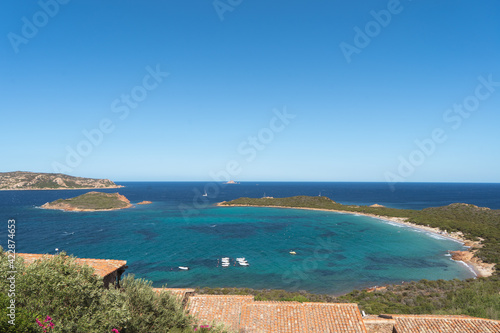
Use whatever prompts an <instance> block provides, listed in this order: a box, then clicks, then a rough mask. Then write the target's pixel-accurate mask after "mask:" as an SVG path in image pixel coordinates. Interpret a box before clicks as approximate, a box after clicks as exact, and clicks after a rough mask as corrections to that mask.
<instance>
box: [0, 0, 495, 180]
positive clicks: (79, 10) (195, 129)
mask: <svg viewBox="0 0 500 333" xmlns="http://www.w3.org/2000/svg"><path fill="white" fill-rule="evenodd" d="M60 2H62V3H59V2H56V0H42V1H40V2H36V1H4V2H2V4H0V9H1V10H0V36H1V42H0V43H1V44H0V91H1V96H2V98H1V99H0V110H1V115H2V121H1V122H0V137H1V140H2V144H1V146H0V156H1V164H0V165H1V167H0V169H1V170H0V171H15V170H25V171H38V172H54V171H63V172H64V171H65V172H64V173H68V174H71V175H75V176H83V177H103V178H110V179H113V180H116V181H120V180H122V181H125V180H211V176H210V175H211V172H212V173H219V174H220V172H221V171H223V170H225V169H226V168H227V164H228V163H230V164H231V163H238V167H235V168H233V169H231V170H230V171H231V172H232V175H231V178H234V179H236V180H240V181H245V180H283V181H288V180H290V181H386V180H389V181H391V180H393V181H394V180H395V181H459V182H500V172H499V171H498V170H500V154H499V150H500V135H499V134H498V133H499V131H498V126H499V124H500V83H499V82H500V61H499V59H500V20H498V14H499V13H500V3H499V2H498V1H496V0H485V1H452V0H445V1H439V2H436V1H409V0H404V1H400V2H399V1H394V0H390V1H385V0H384V1H378V0H377V1H373V0H371V1H352V2H348V1H303V0H301V1H297V0H287V1H264V0H252V1H250V0H242V1H241V0H220V1H218V2H217V1H216V2H212V1H211V0H210V1H186V0H182V1H123V0H120V1H118V0H109V1H94V0H86V1H77V0H72V1H67V0H65V1H62V0H60ZM214 4H215V5H214ZM44 8H45V9H44ZM389 15H390V17H389ZM377 19H378V21H377ZM360 31H361V33H360ZM155 71H159V72H160V73H159V74H158V73H157V74H155V76H151V75H150V74H149V72H155ZM167 72H168V75H167V74H165V73H167ZM155 77H156V79H155ZM480 78H482V79H480ZM488 81H490V83H488ZM146 88H147V89H146ZM144 93H145V94H146V95H144ZM127 95H128V96H129V97H128V98H129V100H128V102H127ZM127 103H128V104H127ZM467 103H468V104H467ZM454 104H456V105H458V106H459V107H460V105H464V104H467V105H466V107H467V109H464V107H462V111H461V113H460V111H459V109H453V107H454ZM284 110H286V112H287V113H288V114H292V115H294V116H295V117H294V118H293V119H292V118H291V116H290V118H287V119H285V121H283V120H280V119H279V118H276V117H277V116H276V112H278V113H281V114H283V112H284ZM467 110H471V111H467ZM99 126H101V127H102V129H104V130H106V131H107V132H108V133H104V132H102V131H101V129H99V131H100V132H101V133H102V137H101V136H100V134H99V133H97V132H96V131H97V130H96V131H93V130H94V129H98V128H99ZM435 129H439V130H438V131H439V132H438V133H437V134H435V137H433V134H432V132H433V131H434V130H435ZM85 130H86V131H89V132H90V133H93V135H94V136H93V137H92V138H93V140H94V143H92V142H91V141H90V140H89V139H88V138H86V136H85V135H84V134H83V131H85ZM259 135H260V136H259ZM250 137H255V138H256V139H255V140H253V141H252V139H251V138H250ZM415 140H420V141H421V142H424V143H427V145H426V146H425V145H424V146H422V145H421V146H420V147H419V146H418V145H417V144H416V143H415ZM422 147H423V148H422ZM78 149H79V151H80V153H79V152H78ZM71 152H73V153H71ZM74 154H79V155H78V157H75V156H73V155H74ZM230 161H233V162H230Z"/></svg>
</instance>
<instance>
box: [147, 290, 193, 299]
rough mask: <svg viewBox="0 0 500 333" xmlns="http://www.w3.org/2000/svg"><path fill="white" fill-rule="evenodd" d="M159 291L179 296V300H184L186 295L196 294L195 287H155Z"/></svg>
mask: <svg viewBox="0 0 500 333" xmlns="http://www.w3.org/2000/svg"><path fill="white" fill-rule="evenodd" d="M153 290H154V291H156V292H157V293H161V292H168V293H171V294H172V295H174V296H175V298H177V300H178V301H181V302H182V301H183V300H184V299H185V298H186V295H189V294H194V289H190V288H153Z"/></svg>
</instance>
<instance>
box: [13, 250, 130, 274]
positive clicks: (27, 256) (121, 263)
mask: <svg viewBox="0 0 500 333" xmlns="http://www.w3.org/2000/svg"><path fill="white" fill-rule="evenodd" d="M16 256H19V257H21V258H23V259H24V261H25V262H26V263H27V264H31V263H33V262H35V261H36V260H43V259H50V258H52V257H53V255H52V254H33V253H16ZM75 262H76V263H77V264H82V265H83V264H85V265H88V266H90V267H92V268H94V270H95V273H96V274H97V275H99V276H101V277H105V276H106V275H108V274H110V273H113V272H114V271H116V270H118V269H120V268H122V267H125V266H126V265H127V262H126V261H125V260H111V259H85V258H76V259H75Z"/></svg>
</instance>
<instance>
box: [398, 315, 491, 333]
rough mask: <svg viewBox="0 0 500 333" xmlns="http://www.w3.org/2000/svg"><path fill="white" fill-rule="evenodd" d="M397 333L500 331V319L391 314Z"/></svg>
mask: <svg viewBox="0 0 500 333" xmlns="http://www.w3.org/2000/svg"><path fill="white" fill-rule="evenodd" d="M390 316H392V318H394V319H395V321H396V325H395V326H394V328H395V330H396V332H397V333H435V332H440V333H499V332H500V321H499V320H489V319H483V318H475V317H469V316H445V315H442V316H437V315H390Z"/></svg>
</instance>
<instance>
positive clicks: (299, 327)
mask: <svg viewBox="0 0 500 333" xmlns="http://www.w3.org/2000/svg"><path fill="white" fill-rule="evenodd" d="M187 309H188V311H189V313H190V314H192V315H193V316H195V317H196V318H198V324H199V325H206V324H211V323H212V322H213V321H214V320H215V321H216V322H221V323H224V324H225V326H226V327H228V328H230V329H232V330H235V331H238V330H239V331H241V332H248V333H267V332H269V333H287V332H294V333H295V332H302V333H313V332H332V333H333V332H338V333H358V332H359V333H366V329H365V326H364V324H363V321H362V318H361V314H360V312H359V310H358V306H357V305H356V304H346V303H342V304H333V303H298V302H255V301H254V298H253V296H231V295H196V296H190V297H189V300H188V304H187Z"/></svg>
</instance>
